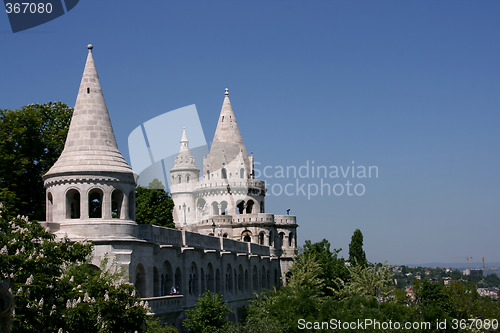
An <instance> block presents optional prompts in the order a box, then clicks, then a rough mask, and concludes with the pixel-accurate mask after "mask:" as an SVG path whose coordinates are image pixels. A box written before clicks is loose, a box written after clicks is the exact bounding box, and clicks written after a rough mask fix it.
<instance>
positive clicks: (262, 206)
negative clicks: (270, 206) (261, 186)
mask: <svg viewBox="0 0 500 333" xmlns="http://www.w3.org/2000/svg"><path fill="white" fill-rule="evenodd" d="M260 212H261V213H264V201H261V203H260Z"/></svg>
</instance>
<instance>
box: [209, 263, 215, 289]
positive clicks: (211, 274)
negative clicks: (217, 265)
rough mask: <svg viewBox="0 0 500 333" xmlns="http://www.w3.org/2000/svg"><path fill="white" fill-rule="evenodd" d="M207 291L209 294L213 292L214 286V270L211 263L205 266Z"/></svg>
mask: <svg viewBox="0 0 500 333" xmlns="http://www.w3.org/2000/svg"><path fill="white" fill-rule="evenodd" d="M207 289H208V290H210V291H211V292H215V286H214V268H213V266H212V264H211V263H208V266H207Z"/></svg>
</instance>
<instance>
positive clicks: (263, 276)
mask: <svg viewBox="0 0 500 333" xmlns="http://www.w3.org/2000/svg"><path fill="white" fill-rule="evenodd" d="M260 272H261V275H260V285H261V286H262V289H265V288H267V284H266V268H265V267H262V270H261V271H260Z"/></svg>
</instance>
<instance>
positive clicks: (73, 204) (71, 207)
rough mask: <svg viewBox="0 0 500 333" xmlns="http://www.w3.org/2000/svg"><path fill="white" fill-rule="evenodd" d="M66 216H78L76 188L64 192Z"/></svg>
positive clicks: (72, 217)
mask: <svg viewBox="0 0 500 333" xmlns="http://www.w3.org/2000/svg"><path fill="white" fill-rule="evenodd" d="M66 218H68V219H79V218H80V192H78V190H69V191H68V192H67V193H66Z"/></svg>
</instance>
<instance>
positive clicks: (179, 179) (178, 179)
mask: <svg viewBox="0 0 500 333" xmlns="http://www.w3.org/2000/svg"><path fill="white" fill-rule="evenodd" d="M181 182H182V177H181V175H179V176H177V183H179V184H180V183H181Z"/></svg>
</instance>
